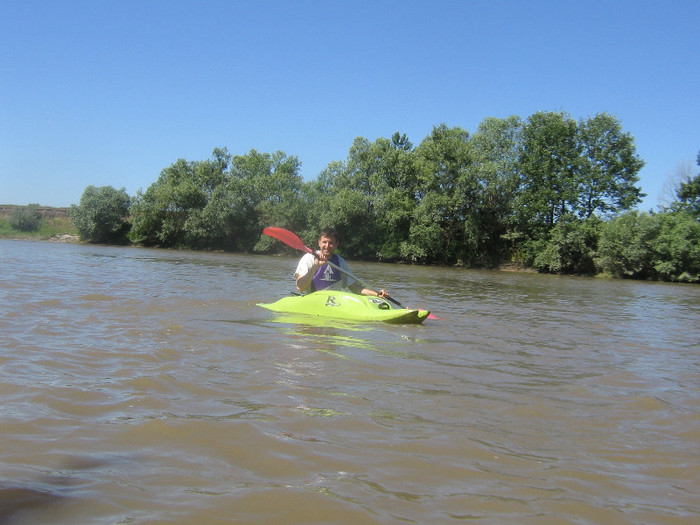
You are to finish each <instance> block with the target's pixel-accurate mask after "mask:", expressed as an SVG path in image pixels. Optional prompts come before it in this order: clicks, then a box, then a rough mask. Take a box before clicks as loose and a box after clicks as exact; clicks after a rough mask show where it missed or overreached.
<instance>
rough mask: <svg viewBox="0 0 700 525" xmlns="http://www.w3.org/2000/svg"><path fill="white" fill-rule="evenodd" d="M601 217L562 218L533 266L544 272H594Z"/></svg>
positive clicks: (595, 269)
mask: <svg viewBox="0 0 700 525" xmlns="http://www.w3.org/2000/svg"><path fill="white" fill-rule="evenodd" d="M601 226H602V220H601V219H600V218H598V217H596V216H592V217H589V218H587V219H584V220H581V219H579V218H577V217H575V216H573V215H569V216H567V217H562V218H561V219H560V220H559V221H558V222H557V224H556V225H555V226H554V228H553V229H552V231H551V236H550V238H549V240H548V241H547V243H546V245H545V246H544V248H543V249H542V250H541V251H540V252H539V253H538V254H537V255H536V257H535V260H534V262H533V267H534V268H535V269H536V270H538V271H541V272H547V273H567V274H572V273H573V274H589V275H592V274H595V273H596V271H597V265H596V256H597V247H598V238H599V236H600V229H601Z"/></svg>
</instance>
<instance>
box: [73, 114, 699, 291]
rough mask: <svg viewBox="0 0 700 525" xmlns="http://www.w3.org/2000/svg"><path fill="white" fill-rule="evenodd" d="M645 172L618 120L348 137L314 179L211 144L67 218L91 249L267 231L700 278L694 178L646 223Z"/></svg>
mask: <svg viewBox="0 0 700 525" xmlns="http://www.w3.org/2000/svg"><path fill="white" fill-rule="evenodd" d="M698 163H699V164H700V154H699V155H698ZM643 165H644V162H643V160H641V159H640V158H639V156H638V155H637V153H636V148H635V144H634V139H633V137H632V136H631V135H630V133H628V132H625V131H623V129H622V126H621V124H620V122H619V120H618V119H617V118H615V117H613V116H611V115H608V114H606V113H602V114H598V115H595V116H594V117H590V118H586V119H580V120H575V119H573V118H572V117H571V116H570V115H568V114H567V113H565V112H538V113H535V114H533V115H531V116H530V117H528V118H527V119H525V120H523V119H521V118H520V117H517V116H512V117H509V118H504V119H499V118H487V119H485V120H483V121H482V122H481V123H480V125H479V126H478V128H477V130H476V131H475V132H474V133H470V132H468V131H467V130H464V129H462V128H460V127H448V126H447V125H445V124H442V125H439V126H435V127H434V128H433V130H432V132H431V133H430V135H428V136H427V137H425V138H424V139H423V140H422V141H421V142H420V143H419V144H418V145H414V144H413V143H412V142H411V141H410V140H409V138H408V137H407V136H406V135H405V134H401V133H399V132H397V133H394V134H393V136H391V137H389V138H378V139H376V140H375V141H370V140H368V139H366V138H363V137H358V138H356V139H355V140H354V142H353V143H352V145H351V147H350V149H349V151H348V156H347V158H346V159H345V160H343V161H332V162H330V163H329V164H328V165H327V167H326V168H325V169H324V170H323V171H322V172H321V173H320V174H319V175H318V177H317V178H316V179H314V180H310V181H304V180H303V179H302V177H301V175H300V166H301V164H300V162H299V160H298V158H297V157H295V156H290V155H287V154H286V153H284V152H281V151H277V152H274V153H260V152H258V151H256V150H251V151H250V152H249V153H247V154H245V155H231V154H230V153H229V152H228V151H227V150H226V149H225V148H223V149H222V148H216V149H214V150H213V153H212V156H211V158H209V159H206V160H198V161H188V160H184V159H179V160H177V161H176V162H175V163H173V164H172V165H170V166H168V167H166V168H165V169H163V170H162V171H161V173H160V175H159V176H158V179H157V180H156V181H155V182H154V183H153V184H151V185H150V186H149V187H148V188H147V189H146V190H145V191H142V190H139V191H138V192H137V194H136V195H134V196H132V197H130V196H129V195H127V194H126V191H125V190H124V189H121V190H117V189H114V188H112V187H110V186H107V187H101V188H97V187H94V186H89V187H88V188H86V189H85V192H84V193H83V195H82V197H81V199H80V204H79V205H73V206H72V207H71V212H70V213H71V217H72V218H73V221H74V224H75V225H76V228H77V230H78V232H79V234H80V236H81V238H82V239H83V240H86V241H93V242H131V243H135V244H140V245H147V246H162V247H180V248H191V249H206V250H226V251H243V252H258V253H271V252H277V251H284V250H285V249H286V248H285V247H284V246H281V245H280V243H277V242H275V241H274V240H273V239H270V238H268V237H265V236H263V235H262V233H261V232H262V229H263V228H264V227H265V226H279V227H283V228H287V229H289V230H292V231H294V232H296V233H297V234H299V235H300V236H301V237H302V238H303V239H305V240H306V241H307V243H308V244H312V245H313V244H314V242H315V239H316V237H317V235H318V232H319V231H320V230H321V229H322V228H323V227H326V226H333V227H334V228H335V229H336V230H338V232H339V233H340V235H341V240H342V242H341V249H342V252H343V253H344V254H345V255H346V256H349V257H350V258H353V259H364V260H375V261H389V262H408V263H417V264H443V265H463V266H467V267H494V266H497V265H499V264H502V263H516V264H518V265H522V266H524V267H529V268H534V269H536V270H538V271H541V272H551V273H575V274H595V273H600V272H604V273H608V274H611V275H613V276H620V277H631V278H643V279H662V280H671V281H690V282H700V243H699V242H698V240H699V239H700V223H699V221H700V214H699V210H698V207H699V205H698V199H699V195H700V190H699V188H698V185H700V182H699V177H700V175H698V176H696V177H695V178H694V179H689V180H687V181H685V182H684V183H682V184H681V185H680V187H679V188H678V190H677V201H676V202H675V203H674V204H673V205H672V206H670V207H668V208H666V209H662V210H660V211H659V212H656V213H654V212H648V213H640V212H638V211H636V210H635V207H636V206H637V205H638V204H639V203H640V202H641V199H642V197H644V194H643V193H642V191H641V188H640V187H639V186H638V182H639V176H638V173H639V171H640V170H641V168H642V167H643Z"/></svg>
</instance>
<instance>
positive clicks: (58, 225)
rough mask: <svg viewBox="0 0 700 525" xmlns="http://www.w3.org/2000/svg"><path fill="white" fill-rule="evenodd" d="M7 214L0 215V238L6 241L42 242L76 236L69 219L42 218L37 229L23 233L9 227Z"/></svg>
mask: <svg viewBox="0 0 700 525" xmlns="http://www.w3.org/2000/svg"><path fill="white" fill-rule="evenodd" d="M9 219H10V216H9V214H2V215H0V237H4V238H7V239H34V240H44V239H50V238H51V237H54V236H57V235H63V234H69V235H78V232H77V231H76V229H75V227H74V226H73V221H72V220H71V219H70V217H43V218H42V219H41V224H40V225H39V229H38V230H36V231H31V232H25V231H20V230H16V229H15V228H13V227H12V226H11V225H10V220H9Z"/></svg>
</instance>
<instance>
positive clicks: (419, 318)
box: [258, 290, 430, 324]
mask: <svg viewBox="0 0 700 525" xmlns="http://www.w3.org/2000/svg"><path fill="white" fill-rule="evenodd" d="M258 306H262V307H263V308H267V309H268V310H272V311H273V312H285V313H295V314H304V315H311V316H316V317H329V318H332V319H342V320H344V321H357V322H383V323H393V324H419V323H422V322H423V321H424V320H425V319H426V318H427V317H428V315H429V314H430V312H429V311H428V310H412V309H409V308H393V307H392V306H391V304H389V302H388V301H386V300H385V299H382V298H380V297H373V296H366V295H357V294H354V293H351V292H344V291H338V290H332V291H331V290H321V291H318V292H313V293H310V294H306V295H292V296H289V297H284V298H282V299H280V300H279V301H276V302H274V303H269V304H264V303H260V304H258Z"/></svg>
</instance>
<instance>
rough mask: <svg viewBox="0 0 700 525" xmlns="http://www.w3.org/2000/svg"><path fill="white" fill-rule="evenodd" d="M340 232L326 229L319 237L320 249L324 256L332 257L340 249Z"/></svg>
mask: <svg viewBox="0 0 700 525" xmlns="http://www.w3.org/2000/svg"><path fill="white" fill-rule="evenodd" d="M338 244H339V242H338V232H337V231H335V230H334V229H333V228H325V229H323V230H322V231H321V234H320V235H319V237H318V247H319V248H320V249H321V252H322V253H323V255H324V256H326V257H330V256H331V255H333V252H335V250H336V248H337V247H338Z"/></svg>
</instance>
